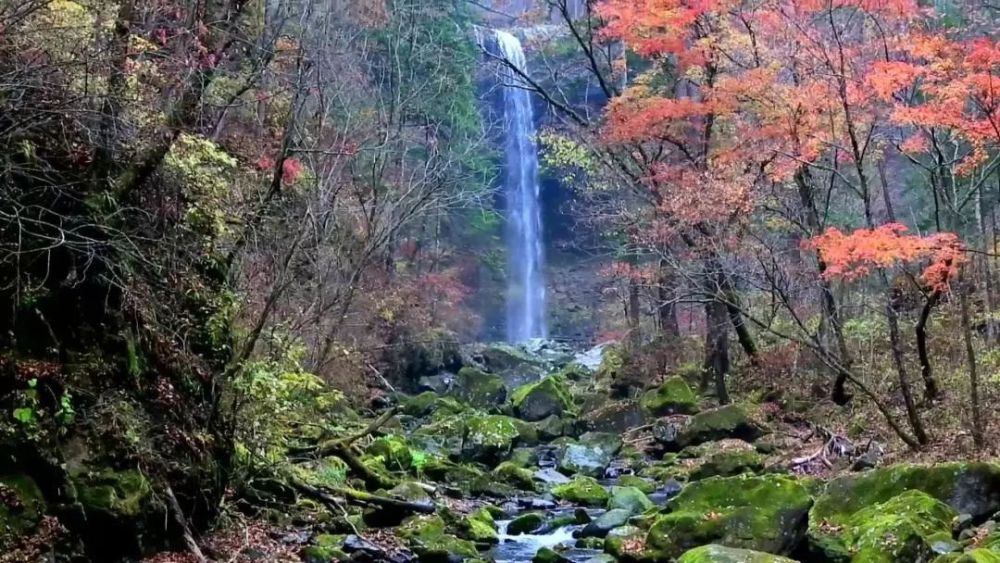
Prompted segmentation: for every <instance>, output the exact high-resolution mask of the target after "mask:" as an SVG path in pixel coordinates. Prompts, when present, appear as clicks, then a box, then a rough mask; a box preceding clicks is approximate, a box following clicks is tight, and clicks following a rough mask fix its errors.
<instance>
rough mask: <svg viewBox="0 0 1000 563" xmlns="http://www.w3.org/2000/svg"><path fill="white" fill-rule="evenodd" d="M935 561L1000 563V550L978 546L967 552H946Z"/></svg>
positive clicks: (941, 562)
mask: <svg viewBox="0 0 1000 563" xmlns="http://www.w3.org/2000/svg"><path fill="white" fill-rule="evenodd" d="M934 563H1000V551H994V550H992V549H986V548H976V549H970V550H969V551H966V552H965V553H946V554H944V555H941V556H939V557H938V558H937V559H935V560H934Z"/></svg>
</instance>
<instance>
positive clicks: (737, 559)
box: [677, 545, 796, 563]
mask: <svg viewBox="0 0 1000 563" xmlns="http://www.w3.org/2000/svg"><path fill="white" fill-rule="evenodd" d="M677 563H796V562H795V561H794V560H792V559H788V558H787V557H781V556H778V555H772V554H770V553H762V552H760V551H752V550H749V549H737V548H733V547H726V546H723V545H703V546H701V547H696V548H694V549H692V550H689V551H686V552H685V553H684V555H681V557H680V559H678V560H677Z"/></svg>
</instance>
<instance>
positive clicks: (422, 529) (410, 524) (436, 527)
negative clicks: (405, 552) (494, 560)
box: [397, 515, 479, 561]
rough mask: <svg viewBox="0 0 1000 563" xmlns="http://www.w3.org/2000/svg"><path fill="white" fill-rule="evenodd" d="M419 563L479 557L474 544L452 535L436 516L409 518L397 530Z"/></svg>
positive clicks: (442, 520) (442, 521)
mask: <svg viewBox="0 0 1000 563" xmlns="http://www.w3.org/2000/svg"><path fill="white" fill-rule="evenodd" d="M397 534H398V535H399V537H401V538H403V539H405V540H407V543H408V545H409V546H410V548H411V549H412V550H413V551H414V553H416V554H417V555H418V556H420V559H421V561H450V559H449V557H452V556H455V557H459V558H473V557H476V556H478V555H479V552H478V551H477V550H476V546H475V544H473V543H472V542H471V541H469V540H463V539H460V538H458V537H456V536H454V535H452V534H451V533H450V532H449V531H448V530H447V528H446V526H445V522H444V519H443V518H441V517H440V516H438V515H429V516H411V517H410V518H407V519H406V520H405V521H403V523H402V524H401V525H400V526H399V528H398V529H397Z"/></svg>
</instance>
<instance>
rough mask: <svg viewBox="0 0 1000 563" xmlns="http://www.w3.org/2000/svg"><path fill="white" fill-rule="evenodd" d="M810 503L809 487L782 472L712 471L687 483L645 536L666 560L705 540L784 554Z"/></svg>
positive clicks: (799, 533) (799, 532)
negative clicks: (725, 473) (720, 474)
mask: <svg viewBox="0 0 1000 563" xmlns="http://www.w3.org/2000/svg"><path fill="white" fill-rule="evenodd" d="M811 504H812V498H811V497H810V494H809V490H808V489H807V488H806V487H805V486H804V485H803V484H802V483H800V482H799V481H798V480H796V479H794V478H792V477H787V476H782V475H764V476H750V475H741V476H739V477H712V478H709V479H705V480H703V481H698V482H696V483H692V484H689V485H687V486H686V487H685V488H684V489H683V490H682V491H681V492H680V494H678V495H677V496H676V497H674V498H673V499H671V500H670V501H669V502H668V503H667V506H668V508H669V509H670V512H669V513H668V514H664V515H662V516H659V517H658V518H657V519H656V521H655V522H654V524H653V526H652V527H651V528H650V530H649V533H648V534H647V536H646V545H647V547H648V548H649V549H650V550H651V551H652V552H653V553H654V555H655V557H656V558H660V559H663V560H669V559H670V558H675V557H679V556H680V555H681V554H682V553H684V552H685V551H687V550H688V549H692V548H694V547H698V546H701V545H705V544H709V543H718V544H721V545H725V546H727V547H738V548H743V549H752V550H757V551H765V552H768V553H776V554H787V553H789V552H791V551H792V550H793V549H795V547H796V546H797V545H799V543H800V542H801V540H802V538H803V536H804V534H805V528H806V516H807V514H808V511H809V507H810V505H811Z"/></svg>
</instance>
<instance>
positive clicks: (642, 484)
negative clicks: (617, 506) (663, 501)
mask: <svg viewBox="0 0 1000 563" xmlns="http://www.w3.org/2000/svg"><path fill="white" fill-rule="evenodd" d="M618 484H619V485H621V486H622V487H635V488H636V489H639V490H640V491H642V492H644V493H646V494H647V495H648V494H649V493H651V492H653V491H655V490H656V483H654V482H653V481H650V480H649V479H643V478H642V477H639V476H638V475H622V476H621V477H619V478H618Z"/></svg>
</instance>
